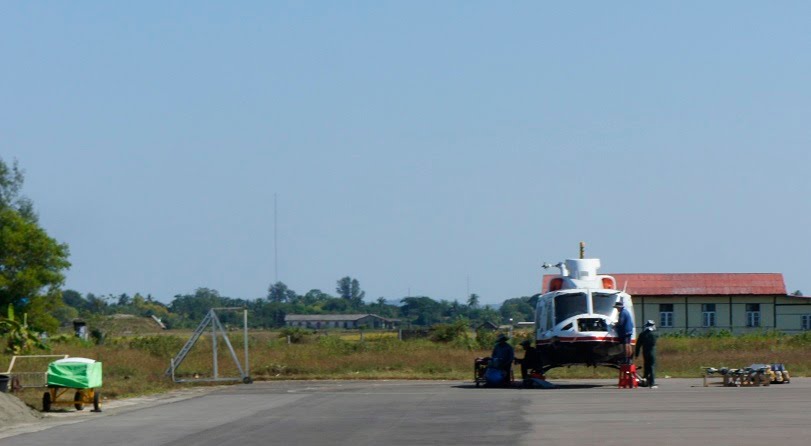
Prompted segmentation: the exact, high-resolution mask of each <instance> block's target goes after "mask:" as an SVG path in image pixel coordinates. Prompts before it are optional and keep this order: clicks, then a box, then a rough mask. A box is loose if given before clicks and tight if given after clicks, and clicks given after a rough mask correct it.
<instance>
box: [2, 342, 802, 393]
mask: <svg viewBox="0 0 811 446" xmlns="http://www.w3.org/2000/svg"><path fill="white" fill-rule="evenodd" d="M189 335H190V332H164V333H162V334H157V335H146V336H139V337H116V338H112V339H107V341H106V342H105V344H104V345H98V346H97V345H93V344H92V343H88V342H81V341H78V340H76V339H73V338H69V337H63V338H58V339H54V340H53V343H52V353H59V354H68V355H70V356H75V357H87V358H93V359H96V360H99V361H101V362H102V363H103V367H104V386H103V389H102V392H103V395H104V397H105V398H122V397H128V396H135V395H143V394H150V393H158V392H163V391H167V390H170V389H175V388H178V387H182V386H189V385H192V384H175V383H173V382H172V381H171V379H169V378H168V377H166V376H165V375H164V371H165V370H166V368H167V367H168V365H169V358H170V357H172V356H173V355H175V354H176V353H177V352H178V350H180V348H181V347H182V346H183V344H184V343H185V341H186V340H187V339H188V337H189ZM229 337H230V339H231V343H232V344H233V345H234V348H235V350H236V353H237V356H238V357H239V359H240V361H242V360H243V350H242V345H243V338H242V334H241V332H233V333H231V334H229ZM249 346H250V371H251V376H252V377H253V378H254V379H255V380H278V379H449V380H471V379H472V368H473V367H472V365H473V359H474V358H476V357H477V356H488V355H489V351H487V350H480V349H469V348H467V347H465V346H464V345H463V344H462V343H457V342H451V343H436V342H431V341H429V340H411V341H400V340H398V339H397V336H396V333H369V332H367V333H364V340H363V341H362V342H361V341H360V339H359V334H358V333H333V334H329V335H319V336H312V335H311V336H307V337H305V338H304V339H302V340H301V341H300V342H299V343H291V344H288V342H287V340H286V339H285V338H280V335H279V333H275V332H268V331H255V332H251V333H250V334H249ZM809 347H811V336H809V335H798V336H775V335H760V336H757V335H752V336H741V337H725V338H686V337H685V338H668V337H664V338H661V339H660V340H659V344H658V367H657V369H658V372H657V374H658V375H659V376H661V377H664V376H672V377H699V376H700V374H701V367H703V366H712V367H721V366H727V367H742V366H747V365H749V364H752V363H772V362H781V363H784V364H786V366H787V368H788V370H789V371H790V372H791V374H792V375H793V376H809V374H811V355H809ZM516 350H517V351H516V356H518V357H521V356H522V355H521V349H520V348H517V349H516ZM218 358H219V359H218V365H219V373H220V376H237V375H238V373H237V370H236V367H235V366H234V365H233V361H232V360H231V358H230V354H229V353H228V350H227V348H226V347H225V345H224V344H223V343H222V341H221V340H220V348H219V355H218ZM9 359H10V357H8V356H0V370H5V368H6V366H7V364H8V361H9ZM640 362H641V360H640ZM30 364H33V363H30ZM20 367H23V368H24V367H25V366H23V364H22V363H20ZM37 367H39V368H37ZM42 367H43V366H42V365H41V364H40V365H38V366H35V367H34V368H35V369H37V370H41V369H42ZM23 368H18V367H15V369H17V370H18V371H22V370H23ZM516 373H517V370H516ZM178 374H179V375H180V376H183V377H194V376H200V377H207V376H211V374H212V347H211V340H210V337H207V336H203V337H201V339H200V340H199V341H198V343H197V344H196V345H195V347H194V349H193V350H192V351H191V352H190V354H189V355H188V357H187V359H186V360H185V361H184V362H183V364H182V365H181V366H180V367H179V368H178ZM614 374H615V372H614V371H613V370H611V369H607V368H599V369H595V368H589V367H572V368H563V369H555V370H553V371H551V372H550V373H549V377H550V378H551V379H555V378H597V377H600V378H609V377H613V376H614ZM196 385H205V384H196ZM42 392H43V390H42V389H28V390H25V391H23V392H22V393H21V394H20V396H21V397H22V398H23V399H24V401H26V402H27V403H28V404H29V405H31V406H33V407H36V408H40V405H41V403H40V401H41V397H42Z"/></svg>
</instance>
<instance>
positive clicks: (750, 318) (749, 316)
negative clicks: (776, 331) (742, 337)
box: [746, 304, 760, 327]
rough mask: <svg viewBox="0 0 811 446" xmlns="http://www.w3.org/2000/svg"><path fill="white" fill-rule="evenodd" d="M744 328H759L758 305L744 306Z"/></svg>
mask: <svg viewBox="0 0 811 446" xmlns="http://www.w3.org/2000/svg"><path fill="white" fill-rule="evenodd" d="M746 326H747V327H760V304H746Z"/></svg>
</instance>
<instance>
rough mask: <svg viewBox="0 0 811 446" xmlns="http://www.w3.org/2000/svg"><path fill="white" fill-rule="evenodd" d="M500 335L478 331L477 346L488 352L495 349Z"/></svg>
mask: <svg viewBox="0 0 811 446" xmlns="http://www.w3.org/2000/svg"><path fill="white" fill-rule="evenodd" d="M497 335H498V333H496V332H495V331H490V330H476V344H478V346H479V348H482V349H485V350H488V349H491V348H493V344H495V343H496V336H497Z"/></svg>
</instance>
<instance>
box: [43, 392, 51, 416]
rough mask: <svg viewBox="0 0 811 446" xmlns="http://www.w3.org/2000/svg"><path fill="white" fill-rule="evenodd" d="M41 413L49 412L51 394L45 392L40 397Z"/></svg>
mask: <svg viewBox="0 0 811 446" xmlns="http://www.w3.org/2000/svg"><path fill="white" fill-rule="evenodd" d="M42 411H43V412H50V411H51V392H45V393H44V394H43V395H42Z"/></svg>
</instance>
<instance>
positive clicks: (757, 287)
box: [543, 273, 811, 334]
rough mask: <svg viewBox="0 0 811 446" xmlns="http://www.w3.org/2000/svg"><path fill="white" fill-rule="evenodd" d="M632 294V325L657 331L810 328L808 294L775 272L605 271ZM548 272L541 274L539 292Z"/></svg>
mask: <svg viewBox="0 0 811 446" xmlns="http://www.w3.org/2000/svg"><path fill="white" fill-rule="evenodd" d="M610 275H611V276H613V277H614V278H615V279H616V284H617V287H619V288H620V289H625V291H626V292H628V293H629V294H630V295H631V296H632V299H633V303H634V316H635V319H636V326H637V327H641V326H642V325H643V324H644V322H645V321H646V320H653V321H654V322H656V324H657V326H658V327H659V329H660V330H661V331H663V332H668V331H670V332H687V333H696V332H706V331H711V330H719V331H720V330H727V331H730V332H732V333H735V334H739V333H745V332H748V331H758V330H764V329H765V330H780V331H783V332H786V333H796V332H800V331H803V330H811V297H806V296H795V295H789V294H787V292H786V285H785V282H784V280H783V275H782V274H780V273H696V274H659V273H656V274H610ZM553 277H555V276H554V275H544V277H543V292H546V291H547V290H549V281H550V280H551V279H552V278H553Z"/></svg>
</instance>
